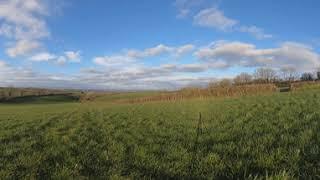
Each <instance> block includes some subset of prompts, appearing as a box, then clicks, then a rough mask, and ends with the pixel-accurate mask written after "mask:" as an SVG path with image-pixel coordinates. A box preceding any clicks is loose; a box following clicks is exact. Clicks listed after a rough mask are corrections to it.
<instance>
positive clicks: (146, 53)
mask: <svg viewBox="0 0 320 180" xmlns="http://www.w3.org/2000/svg"><path fill="white" fill-rule="evenodd" d="M172 50H173V48H171V47H169V46H166V45H163V44H159V45H158V46H156V47H152V48H148V49H145V50H143V51H138V50H129V51H128V52H127V54H126V56H127V57H128V58H136V59H141V58H146V57H152V56H158V55H161V54H163V53H169V52H171V51H172Z"/></svg>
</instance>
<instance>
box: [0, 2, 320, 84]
mask: <svg viewBox="0 0 320 180" xmlns="http://www.w3.org/2000/svg"><path fill="white" fill-rule="evenodd" d="M319 9H320V1H318V0H304V1H301V0H278V1H270V0H259V1H257V0H241V1H235V0H161V1H160V0H136V1H132V0H117V1H113V0H103V1H102V0H90V1H89V0H0V47H1V48H0V86H14V87H44V88H75V89H101V90H157V89H167V90H171V89H177V88H181V87H185V86H203V85H205V84H207V83H209V82H211V81H216V80H219V79H221V78H232V77H234V76H236V75H237V74H239V73H241V72H248V73H252V72H254V70H255V69H256V68H260V67H268V68H273V69H275V70H279V69H285V68H294V69H296V71H298V72H309V71H314V70H315V69H316V68H318V67H320V51H319V48H320V22H319V21H318V20H317V19H319V17H320V12H319Z"/></svg>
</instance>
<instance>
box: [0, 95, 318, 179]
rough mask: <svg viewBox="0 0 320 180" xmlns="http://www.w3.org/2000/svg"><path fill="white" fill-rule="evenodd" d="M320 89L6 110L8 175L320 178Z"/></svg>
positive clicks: (3, 145)
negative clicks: (243, 95) (228, 96)
mask: <svg viewBox="0 0 320 180" xmlns="http://www.w3.org/2000/svg"><path fill="white" fill-rule="evenodd" d="M319 93H320V90H317V89H316V90H310V89H308V90H305V91H299V92H294V93H281V94H280V93H275V94H273V95H260V96H251V97H240V98H223V99H222V98H221V99H210V98H208V99H206V100H204V99H193V100H182V101H176V102H150V103H141V104H124V103H123V104H121V103H117V104H115V103H105V102H103V101H99V102H88V103H81V104H80V103H77V102H74V101H69V102H63V103H47V104H45V105H44V104H42V103H40V104H39V103H34V101H31V102H29V103H23V104H19V103H18V104H14V105H13V104H0V179H22V178H25V179H50V178H53V179H66V178H70V177H74V178H77V179H78V178H80V179H90V178H98V177H100V178H105V179H150V178H152V179H182V178H189V179H211V178H213V179H236V178H238V179H260V178H261V179H262V178H263V179H295V178H296V179H311V178H313V179H317V178H320V161H319V158H320V147H319V146H320V133H319V132H320V109H319V106H320V94H319ZM116 99H117V98H116ZM108 102H109V101H108ZM199 113H200V114H201V119H200V117H199Z"/></svg>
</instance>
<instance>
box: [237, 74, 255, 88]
mask: <svg viewBox="0 0 320 180" xmlns="http://www.w3.org/2000/svg"><path fill="white" fill-rule="evenodd" d="M233 81H234V83H235V84H237V85H242V84H248V83H250V82H251V81H252V75H250V74H248V73H240V74H239V75H238V76H236V77H235V78H234V79H233Z"/></svg>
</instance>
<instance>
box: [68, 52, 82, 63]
mask: <svg viewBox="0 0 320 180" xmlns="http://www.w3.org/2000/svg"><path fill="white" fill-rule="evenodd" d="M64 54H65V57H66V58H67V59H68V60H69V61H70V62H75V63H79V62H80V61H81V53H80V51H66V52H65V53H64Z"/></svg>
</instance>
